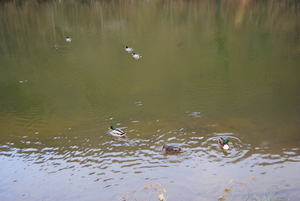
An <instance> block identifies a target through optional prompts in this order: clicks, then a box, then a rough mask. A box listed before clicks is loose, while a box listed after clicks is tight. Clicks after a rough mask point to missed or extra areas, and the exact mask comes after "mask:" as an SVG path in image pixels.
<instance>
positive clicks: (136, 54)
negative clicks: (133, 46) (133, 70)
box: [132, 52, 142, 59]
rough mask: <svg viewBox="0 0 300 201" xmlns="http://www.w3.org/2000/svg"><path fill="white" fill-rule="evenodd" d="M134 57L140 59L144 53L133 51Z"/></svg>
mask: <svg viewBox="0 0 300 201" xmlns="http://www.w3.org/2000/svg"><path fill="white" fill-rule="evenodd" d="M132 57H133V58H135V59H140V58H141V57H142V55H140V54H138V53H135V52H134V53H132Z"/></svg>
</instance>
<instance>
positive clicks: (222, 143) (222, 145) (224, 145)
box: [218, 137, 230, 149]
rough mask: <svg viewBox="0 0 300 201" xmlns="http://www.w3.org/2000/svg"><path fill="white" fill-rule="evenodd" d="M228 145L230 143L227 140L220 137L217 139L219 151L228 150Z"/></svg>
mask: <svg viewBox="0 0 300 201" xmlns="http://www.w3.org/2000/svg"><path fill="white" fill-rule="evenodd" d="M228 144H230V142H229V140H228V139H224V138H222V137H220V138H219V140H218V145H219V147H220V148H221V149H229V145H228Z"/></svg>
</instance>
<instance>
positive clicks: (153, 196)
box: [117, 183, 167, 201]
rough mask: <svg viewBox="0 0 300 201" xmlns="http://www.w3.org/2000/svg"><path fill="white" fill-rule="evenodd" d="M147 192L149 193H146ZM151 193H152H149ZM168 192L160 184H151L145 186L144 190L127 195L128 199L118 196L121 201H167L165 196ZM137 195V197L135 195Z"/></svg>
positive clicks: (137, 190)
mask: <svg viewBox="0 0 300 201" xmlns="http://www.w3.org/2000/svg"><path fill="white" fill-rule="evenodd" d="M146 191H147V193H145V192H146ZM148 191H150V193H148ZM165 192H167V191H166V189H163V188H161V184H160V183H150V184H148V185H146V186H144V188H143V190H141V189H140V187H139V188H137V189H136V190H135V191H134V192H133V193H128V192H127V193H126V194H127V197H120V196H118V197H117V198H118V200H119V201H130V200H135V201H137V200H144V201H150V200H155V201H156V200H157V199H158V200H159V201H166V200H167V199H166V198H165V196H164V193H165ZM134 194H135V195H134Z"/></svg>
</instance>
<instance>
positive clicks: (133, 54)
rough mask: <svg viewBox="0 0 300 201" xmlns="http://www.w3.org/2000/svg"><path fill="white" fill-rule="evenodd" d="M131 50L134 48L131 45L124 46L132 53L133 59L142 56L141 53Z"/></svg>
mask: <svg viewBox="0 0 300 201" xmlns="http://www.w3.org/2000/svg"><path fill="white" fill-rule="evenodd" d="M133 50H134V49H133V48H132V47H128V46H126V47H125V51H126V52H128V53H132V57H133V58H134V59H140V58H141V57H142V55H140V54H138V53H136V52H133Z"/></svg>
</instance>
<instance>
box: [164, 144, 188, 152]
mask: <svg viewBox="0 0 300 201" xmlns="http://www.w3.org/2000/svg"><path fill="white" fill-rule="evenodd" d="M162 152H163V153H165V154H178V153H181V152H183V150H182V149H181V148H180V147H174V146H168V145H164V146H163V148H162Z"/></svg>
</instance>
